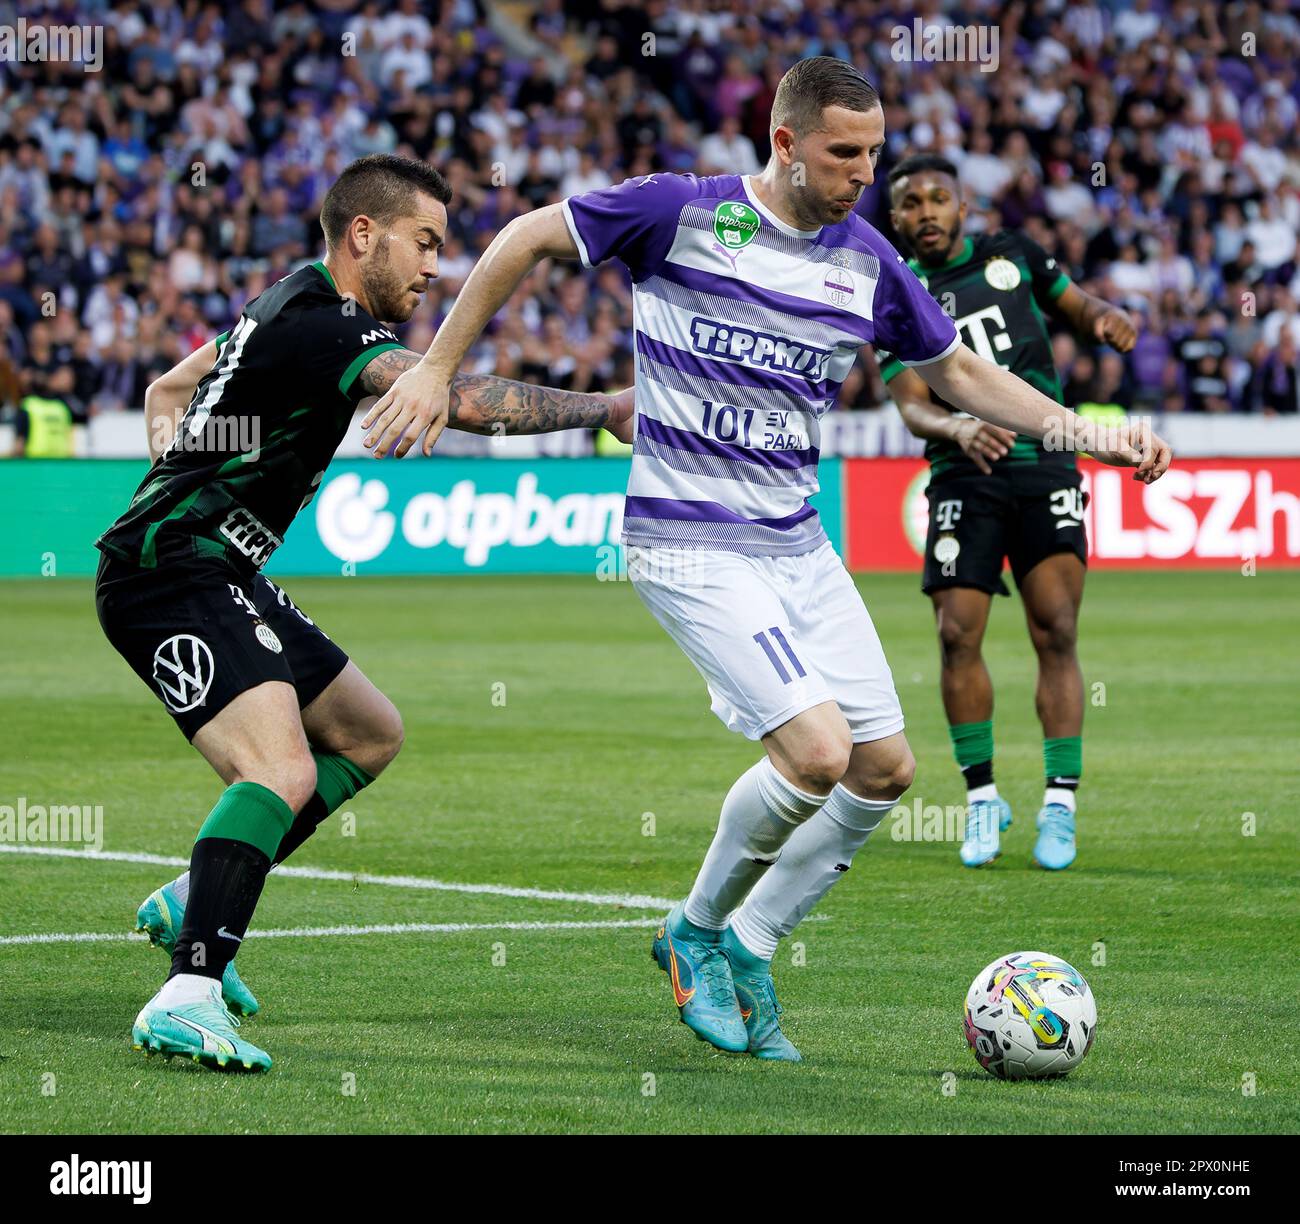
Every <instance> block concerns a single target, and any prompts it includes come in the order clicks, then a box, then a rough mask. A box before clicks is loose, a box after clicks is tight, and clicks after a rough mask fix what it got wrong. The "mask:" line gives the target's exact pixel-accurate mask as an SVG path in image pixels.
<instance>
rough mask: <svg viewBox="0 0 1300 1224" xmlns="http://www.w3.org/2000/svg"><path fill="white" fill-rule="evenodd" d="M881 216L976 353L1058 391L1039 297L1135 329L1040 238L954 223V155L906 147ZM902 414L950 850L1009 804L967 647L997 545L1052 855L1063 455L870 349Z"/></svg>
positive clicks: (1064, 752)
mask: <svg viewBox="0 0 1300 1224" xmlns="http://www.w3.org/2000/svg"><path fill="white" fill-rule="evenodd" d="M889 184H890V205H891V209H892V211H891V217H892V220H893V224H894V227H895V229H897V231H898V233H899V234H900V236H901V237H902V238H903V239H904V240H905V241H906V242H907V243H908V244H909V245H910V246H911V248H912V251H913V252H914V256H915V257H914V258H913V259H912V260H911V261H910V263H909V266H910V267H911V268H912V270H913V271H914V272H915V273H916V274H917V276H919V277H920V278H921V281H922V283H923V284H925V285H926V287H927V288H928V290H929V292H930V294H931V296H932V297H934V298H935V299H936V300H937V301H938V302H939V303H940V304H941V305H943V306H944V308H945V310H947V311H948V313H949V314H950V315H951V316H952V317H953V319H954V321H955V322H956V324H957V329H958V331H959V332H960V334H961V337H962V340H963V341H964V342H965V343H966V344H967V345H968V346H970V347H971V348H973V349H974V350H975V351H976V352H977V353H979V354H980V355H981V356H982V357H986V358H987V359H988V360H990V361H994V362H996V363H997V364H998V365H1001V366H1004V367H1006V368H1007V369H1009V370H1011V371H1012V373H1014V374H1017V375H1019V377H1021V378H1023V379H1024V380H1025V381H1026V382H1028V383H1030V384H1031V385H1032V386H1034V387H1036V388H1037V389H1038V390H1039V391H1041V392H1043V394H1044V395H1048V396H1050V397H1051V398H1052V399H1055V400H1056V401H1057V402H1058V403H1060V402H1063V401H1062V396H1061V385H1060V380H1059V379H1058V377H1057V373H1056V368H1055V365H1054V364H1053V361H1052V348H1051V341H1050V337H1049V335H1048V331H1047V324H1046V321H1045V318H1044V312H1047V313H1051V314H1053V315H1055V316H1057V317H1058V318H1060V319H1063V320H1065V321H1066V322H1067V323H1068V324H1069V325H1070V326H1071V327H1072V328H1073V329H1074V330H1075V332H1076V333H1077V334H1078V335H1079V336H1081V337H1083V338H1085V339H1087V340H1088V341H1090V342H1096V343H1108V344H1112V345H1114V346H1115V347H1116V348H1117V349H1119V350H1120V351H1121V352H1127V351H1128V350H1129V349H1131V348H1132V347H1133V343H1134V340H1135V339H1136V334H1137V333H1136V330H1135V328H1134V326H1133V321H1132V320H1131V319H1130V318H1129V316H1128V315H1127V314H1126V313H1125V312H1124V311H1122V310H1120V309H1118V308H1117V307H1114V306H1112V305H1110V304H1109V303H1108V302H1104V301H1102V300H1101V299H1100V298H1096V297H1093V296H1091V295H1090V294H1087V293H1084V292H1083V291H1082V290H1081V289H1079V288H1078V286H1076V285H1074V284H1073V283H1072V282H1071V281H1070V279H1069V277H1068V276H1066V275H1065V274H1064V273H1063V272H1062V271H1061V270H1060V268H1058V267H1057V265H1056V261H1055V260H1054V259H1052V258H1051V257H1050V256H1049V255H1048V254H1047V252H1046V251H1044V250H1043V249H1042V247H1040V246H1038V245H1037V244H1036V243H1034V242H1032V241H1030V240H1029V239H1028V238H1025V237H1024V236H1022V235H1020V234H1016V233H1012V232H1010V231H1008V230H998V231H994V232H992V233H987V234H977V235H974V236H970V237H967V236H965V235H963V233H962V229H963V225H964V222H965V219H966V205H965V203H964V201H963V200H962V198H961V187H960V184H959V183H958V180H957V171H956V168H955V167H954V166H953V164H952V163H951V162H949V161H948V160H946V159H945V158H943V157H939V156H935V155H929V154H922V155H918V156H915V157H909V158H907V159H905V160H904V161H902V162H900V163H899V164H898V165H897V166H895V167H894V169H893V171H892V172H891V173H890V176H889ZM878 357H879V360H880V373H881V376H882V377H883V378H884V379H885V381H886V382H888V383H889V389H890V391H891V393H892V394H893V396H894V399H895V402H896V403H897V404H898V406H899V410H900V411H901V413H902V415H903V420H904V421H905V422H906V424H907V427H908V429H910V430H911V431H912V433H914V434H916V435H917V436H918V437H922V438H925V439H926V448H925V455H926V458H927V459H929V461H930V484H929V488H928V489H927V491H926V496H927V498H928V499H929V502H930V528H929V534H928V537H927V539H926V547H925V570H924V576H923V579H922V590H924V591H925V592H926V594H928V595H929V596H930V598H931V600H932V601H933V603H934V610H935V617H936V621H937V625H938V630H939V642H940V655H941V660H942V667H941V673H940V687H941V690H942V693H943V703H944V709H945V711H946V713H947V716H948V724H949V733H950V734H951V736H952V743H953V750H954V752H955V754H956V757H957V764H958V765H959V766H960V767H961V770H962V773H963V775H964V776H965V779H966V787H967V799H968V803H969V805H970V806H969V814H968V817H967V822H966V840H965V841H964V842H963V844H962V848H961V861H962V862H963V863H964V864H965V865H966V866H968V867H979V866H982V865H983V864H985V863H990V862H992V861H993V860H994V859H995V858H997V856H998V853H999V832H1000V830H1003V829H1005V828H1006V827H1007V826H1008V825H1009V824H1010V823H1011V808H1010V806H1009V805H1008V804H1007V802H1006V800H1004V799H1002V798H1001V797H1000V796H999V795H998V792H997V787H996V785H995V783H994V781H993V686H992V682H991V681H990V679H989V673H988V669H987V668H986V667H985V664H984V660H983V657H982V656H981V653H980V647H981V642H982V641H983V637H984V629H985V626H986V624H987V623H988V615H989V607H990V605H991V603H992V597H993V595H994V594H995V593H996V594H1002V595H1006V594H1008V591H1007V588H1006V585H1005V584H1004V583H1003V581H1002V566H1003V559H1004V558H1005V559H1006V560H1008V561H1009V562H1010V564H1011V572H1012V574H1013V576H1014V577H1015V580H1016V585H1017V586H1018V587H1019V588H1020V594H1021V598H1022V600H1023V601H1024V606H1025V618H1026V620H1027V622H1028V625H1029V636H1030V639H1031V640H1032V642H1033V644H1034V649H1035V651H1036V652H1037V654H1038V688H1037V693H1036V704H1037V708H1038V717H1039V721H1040V722H1041V723H1042V726H1043V737H1044V738H1043V764H1044V769H1045V773H1046V788H1045V791H1044V796H1043V805H1042V808H1041V810H1040V811H1039V813H1038V819H1037V826H1038V839H1037V841H1036V843H1035V846H1034V859H1035V861H1036V862H1037V863H1038V864H1039V865H1040V866H1042V867H1046V868H1049V869H1053V870H1060V869H1062V868H1065V867H1068V866H1069V865H1070V864H1071V863H1072V862H1073V861H1074V858H1075V852H1076V851H1075V801H1076V796H1077V791H1078V787H1079V777H1080V774H1081V773H1082V768H1083V748H1082V732H1083V675H1082V672H1081V671H1080V669H1079V660H1078V656H1077V654H1076V649H1075V646H1076V638H1077V625H1078V615H1079V605H1080V602H1081V601H1082V598H1083V579H1084V567H1085V564H1086V561H1087V542H1086V540H1085V537H1084V529H1083V511H1084V505H1085V502H1084V495H1083V492H1082V490H1081V489H1080V482H1079V472H1078V468H1077V466H1076V464H1075V456H1074V453H1073V451H1072V450H1069V449H1055V450H1053V449H1049V448H1046V447H1045V446H1044V444H1043V443H1042V442H1040V441H1038V440H1036V439H1033V438H1028V437H1024V436H1019V435H1015V434H1012V433H1010V432H1008V431H1007V430H1005V429H999V428H997V427H996V426H993V425H989V424H987V423H985V422H983V421H980V420H977V419H976V418H974V417H970V416H967V415H965V414H962V413H958V412H955V411H953V410H952V409H950V408H949V407H948V406H947V405H945V404H943V403H942V402H938V401H936V400H935V399H934V397H932V395H931V393H930V389H929V388H928V387H927V386H926V384H925V383H924V382H923V381H922V380H921V378H920V377H919V376H918V375H917V374H916V373H914V372H913V371H912V370H910V369H907V368H906V367H904V366H903V365H902V364H901V363H900V362H898V361H897V360H895V359H893V358H892V357H891V356H889V355H888V354H885V353H879V354H878Z"/></svg>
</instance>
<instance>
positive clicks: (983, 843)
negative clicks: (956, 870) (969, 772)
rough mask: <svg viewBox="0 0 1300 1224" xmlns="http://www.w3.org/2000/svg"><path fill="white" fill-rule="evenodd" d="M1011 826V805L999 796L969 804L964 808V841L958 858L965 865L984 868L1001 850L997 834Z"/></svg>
mask: <svg viewBox="0 0 1300 1224" xmlns="http://www.w3.org/2000/svg"><path fill="white" fill-rule="evenodd" d="M1010 825H1011V805H1010V804H1009V803H1008V802H1007V801H1006V800H1005V799H1003V798H1002V797H1001V796H998V798H996V799H981V800H979V801H978V802H976V803H972V804H971V805H970V807H969V808H968V809H967V811H966V840H965V841H964V842H962V844H961V861H962V865H963V866H966V867H983V866H985V865H986V864H988V863H991V862H992V861H993V860H994V859H995V858H997V857H998V855H999V854H1001V853H1002V848H1001V843H1000V840H999V837H998V834H999V833H1001V832H1002V831H1003V830H1005V829H1007V828H1009V827H1010Z"/></svg>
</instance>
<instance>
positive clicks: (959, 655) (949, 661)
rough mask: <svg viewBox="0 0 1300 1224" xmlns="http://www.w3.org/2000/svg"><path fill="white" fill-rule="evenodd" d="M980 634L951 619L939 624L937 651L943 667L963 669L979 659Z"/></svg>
mask: <svg viewBox="0 0 1300 1224" xmlns="http://www.w3.org/2000/svg"><path fill="white" fill-rule="evenodd" d="M981 636H982V634H981V633H980V632H979V631H978V630H975V629H972V628H970V626H968V625H963V624H962V623H961V622H960V621H957V620H954V619H953V618H952V617H944V618H943V619H942V620H941V621H940V622H939V649H940V652H941V653H942V656H943V665H944V666H945V667H963V666H965V665H967V664H969V663H974V662H975V661H976V660H977V659H978V658H979V657H980V638H981Z"/></svg>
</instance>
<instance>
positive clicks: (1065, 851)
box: [1034, 803, 1078, 871]
mask: <svg viewBox="0 0 1300 1224" xmlns="http://www.w3.org/2000/svg"><path fill="white" fill-rule="evenodd" d="M1077 853H1078V851H1077V848H1076V846H1075V842H1074V813H1073V812H1072V811H1070V809H1069V808H1068V807H1066V806H1065V804H1063V803H1048V804H1046V805H1045V806H1044V807H1043V809H1042V811H1040V812H1039V813H1038V841H1036V842H1035V843H1034V862H1036V863H1037V864H1038V865H1039V866H1040V867H1044V868H1046V869H1047V870H1048V871H1064V870H1065V869H1066V868H1067V867H1068V866H1069V865H1070V864H1071V863H1073V862H1074V856H1075V855H1076V854H1077Z"/></svg>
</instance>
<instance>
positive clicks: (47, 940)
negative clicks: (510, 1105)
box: [0, 918, 662, 944]
mask: <svg viewBox="0 0 1300 1224" xmlns="http://www.w3.org/2000/svg"><path fill="white" fill-rule="evenodd" d="M661 921H662V919H660V918H624V919H619V920H614V921H610V922H382V923H377V924H374V925H372V926H327V927H283V928H280V929H274V930H267V931H249V932H248V934H247V936H246V938H248V939H315V938H322V937H326V936H331V935H412V934H433V935H441V934H448V933H454V932H457V931H619V930H626V929H628V928H633V927H652V926H656V925H657V924H658V923H659V922H661ZM147 938H148V937H147V936H145V935H135V934H124V933H120V932H117V931H110V932H101V931H68V932H63V933H59V934H52V935H0V944H54V943H137V942H139V943H143V942H145V941H146V940H147Z"/></svg>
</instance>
